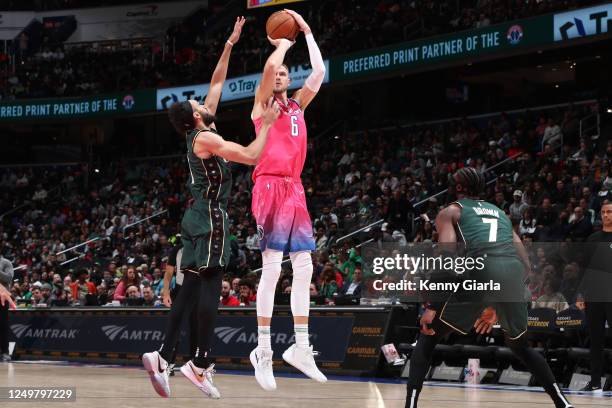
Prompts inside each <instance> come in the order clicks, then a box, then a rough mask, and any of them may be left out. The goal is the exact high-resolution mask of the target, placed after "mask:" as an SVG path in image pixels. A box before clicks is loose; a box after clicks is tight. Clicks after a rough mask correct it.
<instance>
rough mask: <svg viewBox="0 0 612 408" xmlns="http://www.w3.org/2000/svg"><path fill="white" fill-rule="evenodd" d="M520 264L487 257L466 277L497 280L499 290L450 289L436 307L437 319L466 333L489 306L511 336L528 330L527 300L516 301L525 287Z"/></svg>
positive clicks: (479, 280) (517, 335) (516, 260)
mask: <svg viewBox="0 0 612 408" xmlns="http://www.w3.org/2000/svg"><path fill="white" fill-rule="evenodd" d="M523 270H524V267H523V264H522V263H521V262H520V261H519V260H518V259H513V258H497V259H492V258H489V259H487V260H486V261H485V268H484V269H483V270H482V271H475V272H472V275H471V276H470V277H469V279H473V280H476V281H477V282H490V281H493V282H497V283H499V284H500V291H499V292H497V291H486V292H478V291H466V290H463V289H460V290H459V291H457V292H456V293H453V294H452V295H451V296H450V297H449V299H448V300H447V301H446V302H445V303H444V304H443V305H442V308H441V309H440V310H439V314H438V316H439V319H440V321H441V322H442V323H444V324H445V325H447V326H449V327H450V328H452V329H453V330H455V331H457V332H459V333H462V334H468V333H469V332H470V331H471V330H472V328H473V327H474V323H476V320H478V318H479V317H480V315H481V313H482V311H483V310H484V309H485V308H487V307H489V306H491V307H493V308H494V309H495V311H496V312H497V317H498V319H499V325H500V326H501V328H502V330H504V331H505V332H506V333H507V334H508V336H510V338H512V339H515V338H519V337H520V336H522V335H523V334H524V333H525V332H526V331H527V302H525V301H518V300H519V299H520V298H521V297H522V294H523V293H524V291H525V286H524V284H523Z"/></svg>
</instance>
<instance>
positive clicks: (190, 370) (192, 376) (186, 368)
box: [181, 360, 221, 399]
mask: <svg viewBox="0 0 612 408" xmlns="http://www.w3.org/2000/svg"><path fill="white" fill-rule="evenodd" d="M214 368H215V365H214V364H211V365H210V367H208V368H207V369H206V370H204V371H203V372H202V374H200V371H201V370H202V369H201V368H198V367H196V366H195V365H193V362H192V361H191V360H189V361H188V362H187V363H186V364H183V366H182V367H181V373H183V375H184V376H185V377H186V378H187V379H189V381H191V382H192V383H193V385H195V386H196V387H198V388H199V389H200V391H202V392H203V393H204V394H206V396H207V397H209V398H214V399H219V398H221V393H220V392H219V390H218V389H217V387H215V384H214V382H213V376H214V375H215V370H214Z"/></svg>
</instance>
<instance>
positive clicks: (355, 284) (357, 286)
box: [340, 267, 363, 297]
mask: <svg viewBox="0 0 612 408" xmlns="http://www.w3.org/2000/svg"><path fill="white" fill-rule="evenodd" d="M362 286H363V284H362V282H361V267H356V268H355V271H354V272H353V280H352V281H350V282H348V281H347V282H346V283H345V284H344V286H343V287H342V290H341V291H340V294H342V295H351V296H356V297H361V288H362Z"/></svg>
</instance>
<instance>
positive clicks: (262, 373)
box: [249, 347, 276, 391]
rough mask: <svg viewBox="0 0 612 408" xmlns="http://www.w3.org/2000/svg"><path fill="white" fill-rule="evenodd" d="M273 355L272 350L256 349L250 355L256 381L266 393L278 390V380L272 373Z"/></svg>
mask: <svg viewBox="0 0 612 408" xmlns="http://www.w3.org/2000/svg"><path fill="white" fill-rule="evenodd" d="M273 354H274V352H273V351H272V350H263V349H260V348H259V347H256V348H255V349H254V350H253V351H251V354H250V355H249V359H250V360H251V364H252V365H253V368H255V379H256V380H257V382H258V383H259V385H260V386H261V388H263V389H264V390H266V391H274V390H275V389H276V380H275V379H274V373H273V372H272V355H273Z"/></svg>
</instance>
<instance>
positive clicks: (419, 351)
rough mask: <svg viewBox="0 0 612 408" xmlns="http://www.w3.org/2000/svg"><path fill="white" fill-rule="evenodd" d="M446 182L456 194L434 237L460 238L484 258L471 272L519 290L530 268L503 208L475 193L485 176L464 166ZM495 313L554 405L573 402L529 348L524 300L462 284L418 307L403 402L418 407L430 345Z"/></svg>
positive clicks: (566, 406) (483, 328) (485, 328)
mask: <svg viewBox="0 0 612 408" xmlns="http://www.w3.org/2000/svg"><path fill="white" fill-rule="evenodd" d="M451 184H454V186H455V191H456V192H457V196H458V197H459V200H458V201H455V202H454V203H451V204H450V205H449V206H448V207H446V208H445V209H443V210H442V211H440V213H439V214H438V216H437V217H436V229H437V231H438V241H439V243H440V244H444V243H447V244H450V245H452V244H455V243H458V242H459V243H461V241H463V242H462V243H463V244H464V245H465V256H466V257H481V258H482V259H484V268H482V269H480V270H474V271H473V275H472V276H470V278H475V279H477V280H479V281H482V280H488V279H491V280H495V281H497V282H500V283H501V285H502V287H504V290H506V291H508V290H509V291H518V292H515V293H523V290H524V285H523V276H524V271H525V268H529V260H528V258H527V254H526V252H525V249H524V247H523V244H522V242H521V240H520V238H519V237H518V236H517V235H516V233H514V231H513V230H512V224H511V222H510V220H509V219H508V217H507V216H506V214H505V213H504V212H503V211H502V210H500V209H499V208H497V207H496V206H494V205H492V204H490V203H487V202H485V201H482V200H479V199H478V196H479V195H480V194H481V193H482V192H483V191H484V188H485V179H484V176H483V175H482V174H481V173H480V172H478V171H477V170H476V169H474V168H471V167H466V168H463V169H460V170H458V171H457V172H456V173H455V174H453V176H452V178H451ZM498 317H499V323H500V326H501V327H502V329H503V330H504V337H505V341H506V344H507V345H508V347H509V348H510V349H511V350H512V351H513V352H514V354H516V356H517V357H518V358H519V359H520V360H521V361H522V362H523V364H525V365H526V366H527V367H528V368H529V370H530V371H531V372H532V373H533V374H534V376H535V377H536V379H537V380H538V382H539V383H540V384H542V385H543V387H544V390H545V391H546V392H547V393H548V395H550V397H551V398H552V400H553V402H554V403H555V407H557V408H572V405H571V404H570V403H569V402H568V401H567V399H566V398H565V396H564V395H563V393H562V392H561V390H560V389H559V386H558V385H557V384H556V383H555V378H554V376H553V374H552V372H551V370H550V367H549V366H548V364H547V363H546V360H545V359H544V358H543V357H542V355H541V354H539V353H536V352H535V351H533V350H532V349H530V348H529V344H528V343H527V339H526V338H525V337H526V336H524V333H525V332H526V330H527V303H526V302H501V301H497V302H496V301H489V300H488V299H487V298H486V296H485V297H483V296H481V295H475V294H474V293H469V292H467V291H465V290H463V291H457V292H455V293H453V294H452V295H451V296H450V297H449V298H448V300H447V301H446V302H443V303H442V304H439V305H437V304H431V305H429V306H428V309H427V310H426V311H425V312H424V313H423V316H422V317H421V326H422V329H421V336H420V337H419V339H418V341H417V344H416V347H415V349H414V350H413V352H412V356H411V359H410V378H409V379H408V393H407V396H406V407H407V408H416V407H417V403H418V398H419V394H420V392H421V388H422V386H423V380H424V379H425V375H426V374H427V371H428V370H429V365H430V362H431V357H432V355H433V351H434V348H435V346H436V344H437V343H438V342H439V341H440V340H441V339H442V338H444V337H446V335H447V334H448V333H450V332H452V331H456V332H459V333H462V334H467V333H468V332H469V331H470V330H471V329H472V328H473V327H475V328H476V331H477V332H479V333H487V332H489V331H490V330H491V327H492V325H493V324H494V323H495V322H496V321H497V320H498Z"/></svg>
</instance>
